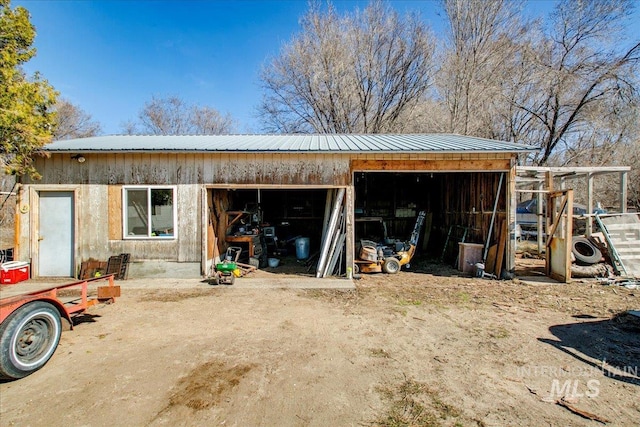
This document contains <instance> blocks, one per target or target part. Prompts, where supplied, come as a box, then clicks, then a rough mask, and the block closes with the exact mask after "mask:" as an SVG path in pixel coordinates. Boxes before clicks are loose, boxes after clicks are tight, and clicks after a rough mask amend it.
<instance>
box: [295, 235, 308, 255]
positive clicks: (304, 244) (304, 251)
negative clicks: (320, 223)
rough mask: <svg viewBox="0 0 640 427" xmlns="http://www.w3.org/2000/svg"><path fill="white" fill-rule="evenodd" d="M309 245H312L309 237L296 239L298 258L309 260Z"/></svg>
mask: <svg viewBox="0 0 640 427" xmlns="http://www.w3.org/2000/svg"><path fill="white" fill-rule="evenodd" d="M309 245H310V243H309V238H308V237H298V238H297V239H296V258H298V259H307V258H309Z"/></svg>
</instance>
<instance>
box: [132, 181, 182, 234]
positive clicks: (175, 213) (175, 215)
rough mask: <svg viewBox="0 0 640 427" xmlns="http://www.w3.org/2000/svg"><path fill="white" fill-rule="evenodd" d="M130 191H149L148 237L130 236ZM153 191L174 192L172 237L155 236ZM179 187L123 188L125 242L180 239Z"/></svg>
mask: <svg viewBox="0 0 640 427" xmlns="http://www.w3.org/2000/svg"><path fill="white" fill-rule="evenodd" d="M128 190H146V191H147V212H148V214H147V215H148V218H147V235H146V236H140V235H129V233H128V228H129V216H128V209H129V199H128ZM151 190H171V192H172V196H173V197H172V199H171V203H172V208H173V209H172V210H173V212H172V215H173V235H171V236H153V235H152V234H151V232H152V230H151V227H152V225H153V224H152V218H151V217H152V214H151V212H152V206H151ZM177 198H178V187H177V186H175V185H124V186H123V187H122V237H123V240H176V239H177V238H178V204H177Z"/></svg>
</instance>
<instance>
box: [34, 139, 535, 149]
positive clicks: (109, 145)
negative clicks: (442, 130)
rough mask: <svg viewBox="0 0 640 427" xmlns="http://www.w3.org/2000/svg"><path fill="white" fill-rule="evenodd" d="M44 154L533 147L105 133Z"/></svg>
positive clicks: (63, 142) (57, 146)
mask: <svg viewBox="0 0 640 427" xmlns="http://www.w3.org/2000/svg"><path fill="white" fill-rule="evenodd" d="M44 148H45V150H47V151H50V152H77V153H88V152H114V151H115V152H135V151H146V152H149V151H154V152H159V151H165V152H245V153H300V152H305V153H362V152H369V153H426V152H439V153H443V152H444V153H468V152H485V153H487V152H502V153H505V152H527V151H534V150H537V148H536V147H532V146H528V145H522V144H516V143H513V142H504V141H496V140H492V139H485V138H477V137H473V136H463V135H453V134H406V135H401V134H367V135H353V134H349V135H342V134H341V135H336V134H322V135H319V134H314V135H310V134H296V135H108V136H94V137H90V138H79V139H68V140H61V141H54V142H52V143H51V144H48V145H47V146H45V147H44Z"/></svg>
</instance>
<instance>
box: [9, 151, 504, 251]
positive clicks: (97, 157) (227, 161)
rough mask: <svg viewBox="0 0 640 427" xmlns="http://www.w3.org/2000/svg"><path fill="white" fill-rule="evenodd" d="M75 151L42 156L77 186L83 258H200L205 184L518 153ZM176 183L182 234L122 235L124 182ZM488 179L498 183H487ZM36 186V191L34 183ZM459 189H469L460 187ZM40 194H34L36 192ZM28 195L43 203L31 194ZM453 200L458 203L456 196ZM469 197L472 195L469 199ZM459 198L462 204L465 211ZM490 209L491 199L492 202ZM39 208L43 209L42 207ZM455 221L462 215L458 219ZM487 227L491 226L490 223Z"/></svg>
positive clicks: (275, 184)
mask: <svg viewBox="0 0 640 427" xmlns="http://www.w3.org/2000/svg"><path fill="white" fill-rule="evenodd" d="M71 156H72V153H65V154H59V153H56V154H52V155H51V157H50V158H46V159H38V160H37V161H36V167H37V169H38V170H39V171H40V173H41V174H42V177H43V178H42V180H41V181H38V182H36V183H31V184H30V185H26V188H27V189H28V188H29V187H31V188H32V189H34V190H35V191H36V192H37V191H38V189H44V188H46V189H49V190H51V189H56V188H57V187H58V186H61V187H62V186H65V187H69V186H77V200H76V211H77V215H78V230H77V249H78V254H77V260H78V262H80V261H82V260H86V259H89V258H96V259H106V258H107V257H108V256H110V255H114V254H119V253H122V252H128V253H131V254H135V255H134V257H135V258H136V259H145V260H167V261H174V262H198V263H199V262H201V259H202V248H203V244H202V239H203V232H206V224H202V223H201V222H202V218H203V216H202V209H203V207H202V200H203V198H202V193H201V190H202V188H203V186H207V185H217V186H220V185H222V186H224V185H228V186H229V187H230V188H233V187H234V185H238V186H260V185H264V186H272V188H286V187H287V186H297V187H298V188H300V187H304V186H311V187H334V186H350V185H353V182H352V174H353V172H355V171H359V170H361V171H391V170H397V171H416V172H419V171H422V172H425V171H426V172H428V171H452V172H453V171H507V170H509V168H510V167H511V165H512V164H513V160H514V156H513V155H512V154H509V153H507V154H500V153H498V154H495V153H489V154H464V153H460V154H411V155H409V154H357V155H350V154H318V153H309V154H305V153H284V154H275V153H264V154H242V153H110V152H109V153H88V154H83V156H84V157H85V159H86V161H85V162H84V163H78V162H77V161H76V160H74V159H72V158H71ZM123 185H175V186H176V188H177V204H178V215H177V221H178V238H177V239H175V240H162V241H161V240H123V239H122V200H121V199H122V186H123ZM487 185H495V180H493V184H491V183H488V184H487ZM31 194H35V193H34V192H33V191H32V192H31ZM457 197H462V196H461V195H460V194H458V195H456V198H457ZM31 199H33V197H31ZM27 203H37V201H36V200H28V201H27ZM448 203H457V202H456V201H455V200H454V199H453V198H452V200H450V201H449V202H448ZM466 204H467V203H466V202H465V205H466ZM465 209H466V207H464V206H460V207H459V208H458V207H457V208H456V211H464V210H465ZM485 209H487V207H485ZM36 212H37V210H36ZM28 215H31V217H32V218H30V219H29V220H28V221H22V222H21V223H20V227H21V233H23V234H22V235H23V236H33V235H34V233H33V230H32V229H33V228H34V227H35V225H34V224H37V218H36V217H33V216H34V215H33V214H28ZM451 221H452V222H455V221H453V220H451ZM485 228H486V226H485ZM25 239H29V238H27V237H25V238H23V239H21V245H20V247H19V248H18V251H19V254H20V255H19V256H20V258H19V259H28V258H31V257H32V254H31V253H30V252H29V250H30V249H31V248H33V247H35V245H34V244H33V243H31V245H26V244H24V243H25V242H26V241H28V240H25Z"/></svg>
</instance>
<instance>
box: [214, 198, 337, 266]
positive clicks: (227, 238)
mask: <svg viewBox="0 0 640 427" xmlns="http://www.w3.org/2000/svg"><path fill="white" fill-rule="evenodd" d="M333 191H334V189H326V188H322V189H317V188H315V189H314V188H312V189H306V188H305V189H299V188H295V189H264V188H262V189H257V188H251V189H216V188H213V189H208V191H207V199H208V200H207V205H208V208H209V212H208V218H209V221H208V222H209V224H208V228H209V230H208V232H207V236H208V237H209V238H208V242H207V267H208V268H209V269H211V265H212V264H213V263H212V262H211V260H212V259H214V258H215V257H216V256H221V257H224V255H225V253H226V251H227V250H228V248H230V247H234V248H240V255H239V258H238V261H239V262H240V263H242V264H247V265H251V266H254V267H257V268H259V269H261V270H265V271H269V272H271V273H275V274H283V275H304V276H309V277H316V269H317V265H318V262H319V260H320V255H321V248H322V241H323V233H324V232H325V230H324V228H325V223H326V216H327V202H328V195H330V194H331V193H332V192H333ZM212 240H213V241H212ZM343 260H344V258H343ZM342 264H344V261H342ZM207 271H209V270H207Z"/></svg>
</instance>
